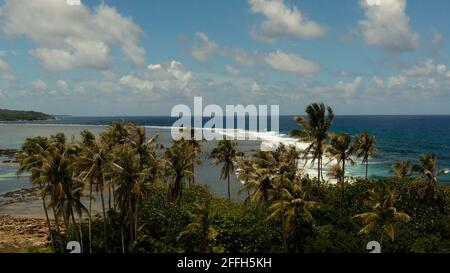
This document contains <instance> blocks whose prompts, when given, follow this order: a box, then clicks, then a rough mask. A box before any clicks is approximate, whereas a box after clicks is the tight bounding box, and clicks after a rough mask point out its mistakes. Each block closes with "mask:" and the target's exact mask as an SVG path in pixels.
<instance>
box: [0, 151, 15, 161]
mask: <svg viewBox="0 0 450 273" xmlns="http://www.w3.org/2000/svg"><path fill="white" fill-rule="evenodd" d="M17 152H18V150H16V149H0V162H1V163H17V160H16V159H15V156H16V154H17Z"/></svg>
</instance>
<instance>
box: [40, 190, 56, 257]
mask: <svg viewBox="0 0 450 273" xmlns="http://www.w3.org/2000/svg"><path fill="white" fill-rule="evenodd" d="M42 206H43V207H44V213H45V220H46V221H47V227H48V233H49V234H50V241H51V243H52V249H53V250H55V241H54V239H53V231H52V226H51V224H50V218H49V217H48V211H47V205H46V204H45V197H44V196H42Z"/></svg>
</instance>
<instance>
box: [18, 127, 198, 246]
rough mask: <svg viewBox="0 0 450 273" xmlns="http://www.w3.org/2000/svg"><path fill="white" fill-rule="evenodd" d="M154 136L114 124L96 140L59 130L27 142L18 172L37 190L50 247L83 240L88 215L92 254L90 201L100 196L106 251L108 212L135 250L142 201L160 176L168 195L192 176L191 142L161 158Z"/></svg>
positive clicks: (176, 192)
mask: <svg viewBox="0 0 450 273" xmlns="http://www.w3.org/2000/svg"><path fill="white" fill-rule="evenodd" d="M156 140H157V137H153V138H150V139H148V138H147V136H146V133H145V128H144V127H143V126H135V125H133V124H131V123H125V122H113V123H112V124H110V125H109V126H108V128H107V129H106V131H104V132H103V133H101V134H100V136H99V137H97V138H96V136H95V135H94V134H92V133H91V132H89V131H83V132H82V133H81V139H80V140H79V141H75V140H72V141H70V142H69V141H67V140H66V138H65V136H64V135H63V134H57V135H54V136H51V137H49V138H46V137H36V138H29V139H27V140H26V141H25V143H24V144H23V146H22V149H21V150H20V152H19V154H18V156H17V159H18V162H19V166H20V167H19V170H18V175H20V174H22V173H24V172H27V173H30V180H31V183H32V184H33V185H35V186H37V187H39V189H40V194H41V197H42V202H43V207H44V211H45V216H46V219H47V224H48V228H49V231H51V232H50V236H51V238H50V239H51V242H52V246H53V248H54V249H58V246H57V245H56V244H57V242H59V247H60V250H64V242H65V241H66V240H70V239H76V240H77V241H79V242H81V244H83V242H85V240H83V232H82V231H83V229H82V225H83V223H84V221H85V220H86V218H87V221H88V227H89V235H88V240H87V241H88V244H89V245H88V246H86V247H85V246H83V245H82V249H83V250H87V251H89V252H92V222H93V219H92V215H93V201H94V199H96V197H98V196H100V204H101V217H102V218H103V221H102V222H103V235H104V242H103V245H104V249H105V252H110V251H112V249H111V248H112V246H111V245H110V242H109V241H110V237H109V236H108V235H109V234H110V233H111V230H110V222H111V219H110V218H111V217H110V216H109V214H110V212H112V211H114V212H118V215H119V219H120V222H121V236H122V238H121V241H122V251H123V252H132V251H133V248H134V246H135V243H136V240H137V238H138V232H139V227H140V224H139V209H140V207H141V204H142V199H143V198H144V197H145V195H146V193H147V192H148V191H149V189H150V188H151V186H152V185H155V184H157V183H159V182H160V181H161V180H162V179H166V180H169V181H170V183H169V184H170V187H169V193H168V195H169V197H175V198H176V197H177V196H180V194H181V191H182V186H180V185H181V181H182V180H183V179H184V178H187V177H191V176H192V173H191V170H192V164H194V161H193V159H192V158H193V157H195V156H196V154H197V151H198V147H196V146H194V145H192V143H190V142H184V141H179V142H175V143H174V146H173V147H171V148H169V149H167V150H166V151H165V153H164V155H163V156H161V155H160V153H159V152H158V151H159V150H160V149H161V148H162V146H161V145H159V144H157V143H156ZM105 195H107V197H106V196H105ZM86 203H87V204H86ZM49 213H52V217H53V219H54V225H53V226H52V225H51V221H50V217H51V216H50V215H49ZM83 216H84V217H83ZM76 218H77V219H78V220H76ZM61 219H62V221H61ZM74 228H76V231H74V230H73V229H74ZM55 236H56V237H55Z"/></svg>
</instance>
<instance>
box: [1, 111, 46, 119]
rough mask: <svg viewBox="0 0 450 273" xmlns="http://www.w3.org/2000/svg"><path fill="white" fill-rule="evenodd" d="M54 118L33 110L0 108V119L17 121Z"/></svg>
mask: <svg viewBox="0 0 450 273" xmlns="http://www.w3.org/2000/svg"><path fill="white" fill-rule="evenodd" d="M47 119H55V118H54V117H53V116H50V115H47V114H44V113H41V112H35V111H15V110H7V109H0V121H19V120H47Z"/></svg>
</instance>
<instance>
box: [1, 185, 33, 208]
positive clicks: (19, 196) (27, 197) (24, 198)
mask: <svg viewBox="0 0 450 273" xmlns="http://www.w3.org/2000/svg"><path fill="white" fill-rule="evenodd" d="M38 199H39V196H38V189H37V188H29V189H21V190H18V191H13V192H8V193H4V194H1V195H0V207H1V206H6V205H10V204H14V203H26V202H30V201H35V200H38Z"/></svg>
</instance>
